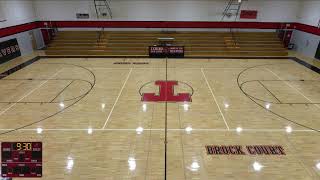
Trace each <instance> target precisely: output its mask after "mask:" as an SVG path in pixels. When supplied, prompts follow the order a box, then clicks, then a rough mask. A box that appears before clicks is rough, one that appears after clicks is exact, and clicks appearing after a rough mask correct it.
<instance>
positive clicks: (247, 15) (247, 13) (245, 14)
mask: <svg viewBox="0 0 320 180" xmlns="http://www.w3.org/2000/svg"><path fill="white" fill-rule="evenodd" d="M257 17H258V11H251V10H242V11H241V13H240V18H241V19H257Z"/></svg>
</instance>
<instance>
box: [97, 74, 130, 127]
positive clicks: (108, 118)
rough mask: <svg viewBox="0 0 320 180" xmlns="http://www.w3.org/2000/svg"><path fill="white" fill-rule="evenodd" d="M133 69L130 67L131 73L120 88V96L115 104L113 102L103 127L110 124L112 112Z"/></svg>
mask: <svg viewBox="0 0 320 180" xmlns="http://www.w3.org/2000/svg"><path fill="white" fill-rule="evenodd" d="M132 69H133V68H131V69H130V71H129V73H128V75H127V77H126V79H125V81H124V83H123V85H122V87H121V89H120V92H119V94H118V97H117V99H116V101H115V102H114V104H113V106H112V108H111V110H110V112H109V115H108V117H107V119H106V121H105V123H104V125H103V127H102V128H101V129H104V128H105V127H106V126H107V124H108V122H109V120H110V117H111V114H112V112H113V110H114V108H115V106H116V104H117V102H118V100H119V98H120V96H121V94H122V91H123V89H124V87H125V86H126V84H127V81H128V79H129V77H130V75H131V72H132Z"/></svg>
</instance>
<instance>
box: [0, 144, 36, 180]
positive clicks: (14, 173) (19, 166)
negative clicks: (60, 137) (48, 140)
mask: <svg viewBox="0 0 320 180" xmlns="http://www.w3.org/2000/svg"><path fill="white" fill-rule="evenodd" d="M1 176H2V177H10V178H11V177H42V143H41V142H2V143H1Z"/></svg>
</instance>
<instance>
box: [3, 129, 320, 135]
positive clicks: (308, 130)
mask: <svg viewBox="0 0 320 180" xmlns="http://www.w3.org/2000/svg"><path fill="white" fill-rule="evenodd" d="M90 129H91V128H90ZM10 130H14V129H0V131H10ZM37 130H38V128H35V129H33V128H30V129H27V128H24V129H18V130H17V131H35V132H36V131H37ZM41 130H42V132H43V131H88V128H74V129H68V128H62V129H59V128H56V129H51V128H49V129H45V128H43V129H41ZM91 130H92V131H134V132H136V131H137V129H130V128H125V129H120V128H119V129H101V128H98V129H94V128H93V129H91ZM319 130H320V129H319ZM143 131H165V129H164V128H154V129H148V128H147V129H143ZM167 131H186V129H183V128H180V129H174V128H172V129H167ZM194 131H198V132H199V131H202V132H208V131H213V132H236V133H243V132H281V133H288V132H287V131H286V129H242V130H241V132H238V131H237V129H229V130H228V129H197V128H195V129H192V131H191V132H190V133H191V134H192V132H194ZM293 132H314V133H317V132H316V131H314V130H310V129H293V130H292V131H291V133H293Z"/></svg>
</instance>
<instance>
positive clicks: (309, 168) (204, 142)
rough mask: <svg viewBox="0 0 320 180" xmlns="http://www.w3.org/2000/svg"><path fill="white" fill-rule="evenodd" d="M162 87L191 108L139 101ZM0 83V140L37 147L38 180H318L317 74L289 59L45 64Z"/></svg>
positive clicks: (92, 60) (51, 60) (93, 60)
mask: <svg viewBox="0 0 320 180" xmlns="http://www.w3.org/2000/svg"><path fill="white" fill-rule="evenodd" d="M159 80H162V81H166V80H167V81H169V80H171V81H177V82H178V85H177V86H175V87H174V93H175V94H178V93H184V92H186V93H189V94H192V102H168V103H165V102H143V101H141V100H142V97H141V94H143V93H147V92H150V93H155V94H156V95H159V87H158V86H156V85H155V84H154V82H156V81H159ZM0 81H1V83H0V89H1V94H0V133H1V134H0V141H42V142H43V148H44V150H43V177H42V178H40V179H49V180H51V179H52V180H59V179H72V180H78V179H83V180H88V179H90V180H91V179H92V180H94V179H98V180H122V179H137V180H140V179H146V180H149V179H151V180H157V179H168V180H180V179H181V180H182V179H201V180H202V179H203V180H205V179H208V180H213V179H217V180H221V179H304V180H305V179H310V180H311V179H320V132H319V130H320V83H319V82H320V75H319V74H318V73H317V72H315V71H313V70H311V69H309V68H307V67H305V66H303V65H301V64H299V63H297V62H295V61H293V60H290V59H168V60H166V59H153V60H152V59H120V58H118V59H103V58H100V59H99V58H89V59H88V58H65V59H63V58H48V59H46V58H42V59H41V60H39V61H36V62H34V63H32V64H31V65H28V66H26V67H24V68H23V69H21V70H19V71H16V72H15V73H12V74H10V75H9V76H7V77H5V78H3V79H1V80H0ZM165 142H166V145H165ZM236 146H237V147H241V148H242V151H243V152H244V153H245V154H237V155H236V154H232V153H230V152H231V151H226V147H236ZM223 147H224V148H225V149H223ZM255 147H281V148H282V149H281V153H279V151H278V153H275V154H273V153H270V151H267V150H265V151H263V150H261V149H260V150H261V152H265V153H260V154H259V152H258V151H259V149H254V148H255ZM208 148H213V149H214V150H216V151H214V150H213V149H211V151H210V152H209V150H208ZM215 148H216V149H215ZM219 148H220V149H219ZM250 148H251V149H250ZM22 179H23V178H22Z"/></svg>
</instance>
